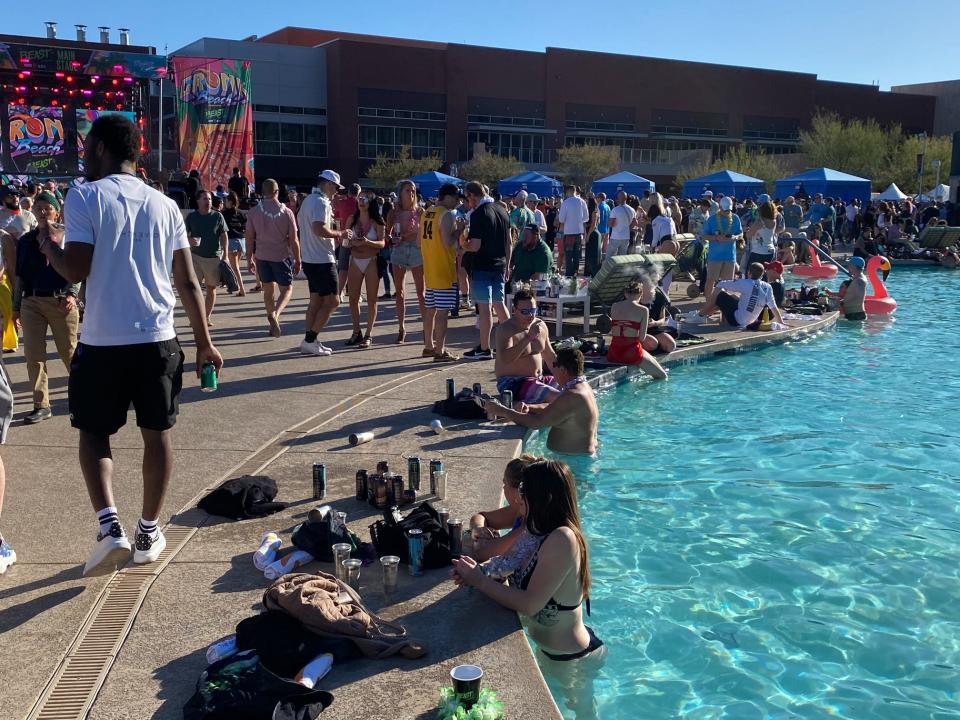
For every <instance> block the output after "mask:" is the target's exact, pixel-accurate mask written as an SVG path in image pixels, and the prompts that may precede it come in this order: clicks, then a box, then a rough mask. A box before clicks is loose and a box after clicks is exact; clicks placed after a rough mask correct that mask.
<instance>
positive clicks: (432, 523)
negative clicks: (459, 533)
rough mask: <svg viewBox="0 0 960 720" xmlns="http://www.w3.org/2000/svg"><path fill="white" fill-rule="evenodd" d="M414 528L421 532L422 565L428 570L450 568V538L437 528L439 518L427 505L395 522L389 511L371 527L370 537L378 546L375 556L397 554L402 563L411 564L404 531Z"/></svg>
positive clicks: (423, 504)
mask: <svg viewBox="0 0 960 720" xmlns="http://www.w3.org/2000/svg"><path fill="white" fill-rule="evenodd" d="M414 528H416V529H417V530H422V531H423V540H424V552H423V566H424V567H425V568H427V569H429V570H433V569H436V568H443V567H449V566H450V535H449V534H448V533H447V529H446V528H445V527H441V525H440V515H439V514H438V513H437V511H436V510H435V509H434V508H433V506H431V505H430V503H427V502H423V503H420V505H418V506H417V507H416V508H414V509H413V510H412V511H411V512H410V513H409V514H408V515H407V516H406V517H404V518H402V519H400V520H399V521H398V519H397V518H396V517H394V514H393V512H392V511H390V510H387V511H386V512H384V514H383V520H377V521H376V522H375V523H374V524H373V525H371V526H370V537H371V538H372V539H373V544H374V545H376V547H377V555H380V556H383V555H396V556H397V557H399V558H400V560H401V561H402V562H405V563H407V564H409V563H410V552H409V548H408V546H407V531H408V530H412V529H414Z"/></svg>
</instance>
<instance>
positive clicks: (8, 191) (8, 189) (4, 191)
mask: <svg viewBox="0 0 960 720" xmlns="http://www.w3.org/2000/svg"><path fill="white" fill-rule="evenodd" d="M21 194H22V193H21V192H20V191H19V190H18V189H17V188H16V187H15V186H13V185H0V198H5V197H6V196H7V195H13V196H14V197H20V196H21Z"/></svg>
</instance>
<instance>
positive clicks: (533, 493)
mask: <svg viewBox="0 0 960 720" xmlns="http://www.w3.org/2000/svg"><path fill="white" fill-rule="evenodd" d="M520 492H521V494H522V495H523V499H524V500H525V501H526V503H527V521H526V525H527V531H528V532H529V533H530V534H531V535H549V534H550V533H552V532H553V531H554V530H556V529H557V528H560V527H568V528H570V529H571V530H572V531H573V534H574V535H575V536H576V538H577V545H579V546H580V592H581V593H582V594H583V597H584V598H587V597H589V596H590V556H589V554H588V552H587V541H586V540H585V539H584V537H583V530H582V529H581V528H580V510H579V508H578V507H577V487H576V485H575V484H574V480H573V473H572V472H570V468H569V467H567V465H566V464H565V463H562V462H559V461H558V460H547V459H540V460H537V461H535V462H532V463H530V464H529V465H527V466H526V467H525V468H523V481H522V483H521V485H520Z"/></svg>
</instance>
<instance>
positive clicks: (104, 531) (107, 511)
mask: <svg viewBox="0 0 960 720" xmlns="http://www.w3.org/2000/svg"><path fill="white" fill-rule="evenodd" d="M97 522H98V523H100V534H101V535H103V536H104V537H106V536H107V535H109V534H110V526H111V525H113V524H114V523H118V522H120V516H119V515H117V509H116V508H115V507H105V508H104V509H103V510H98V511H97Z"/></svg>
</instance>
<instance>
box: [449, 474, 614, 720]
mask: <svg viewBox="0 0 960 720" xmlns="http://www.w3.org/2000/svg"><path fill="white" fill-rule="evenodd" d="M519 493H520V496H521V497H522V499H523V501H524V502H525V504H526V508H527V512H526V518H525V519H524V524H523V527H524V529H525V530H526V532H525V533H524V534H523V535H522V536H521V537H520V538H518V539H517V540H516V542H515V543H514V545H513V548H511V550H510V555H511V557H512V560H511V564H512V565H513V570H512V572H511V573H510V575H509V576H508V577H509V581H510V582H509V585H506V584H503V583H501V582H498V580H497V579H495V578H494V577H492V576H491V575H490V574H487V572H486V570H487V568H489V567H490V566H491V565H492V564H493V565H496V564H497V560H498V558H494V559H492V560H491V561H489V562H488V563H484V565H478V564H477V562H476V560H474V559H473V558H471V557H468V556H464V557H461V558H460V559H459V560H454V561H453V572H452V577H453V581H454V582H455V583H456V584H457V586H458V587H463V586H464V585H467V586H469V587H473V588H476V589H477V590H479V591H480V592H482V593H483V594H484V595H486V596H487V597H489V598H490V599H492V600H494V601H496V602H497V603H499V604H500V605H502V606H503V607H505V608H508V609H510V610H514V611H516V612H517V613H518V614H519V615H520V619H521V621H522V622H523V624H524V626H525V627H526V629H527V631H528V632H529V633H530V636H531V637H532V638H533V640H534V642H535V643H536V644H537V656H538V660H539V662H540V666H541V668H542V669H543V671H544V673H545V674H550V675H553V676H554V677H557V678H558V680H560V682H561V684H562V686H563V688H564V693H563V694H564V696H565V699H566V700H567V703H568V704H569V705H570V707H571V709H573V710H575V712H576V716H577V718H579V719H582V718H590V717H596V715H595V711H594V709H593V707H592V706H593V693H592V687H591V686H592V678H593V675H594V674H595V672H596V670H598V669H599V667H600V666H601V665H602V664H603V660H604V658H605V656H606V648H605V647H604V645H603V641H602V640H600V638H598V637H597V636H596V634H595V633H594V632H593V630H591V629H590V628H589V627H588V626H586V625H584V623H583V613H582V606H583V604H584V602H586V607H587V614H588V615H589V614H590V558H589V553H588V551H587V543H586V540H585V539H584V535H583V530H582V529H581V526H580V512H579V510H578V509H577V490H576V486H575V484H574V478H573V473H571V472H570V468H569V467H567V465H565V464H564V463H562V462H559V461H557V460H546V459H541V460H537V461H534V462H532V463H530V464H529V465H527V466H526V467H524V468H523V470H522V471H521V482H520V486H519ZM501 569H504V568H503V567H502V564H501Z"/></svg>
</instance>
